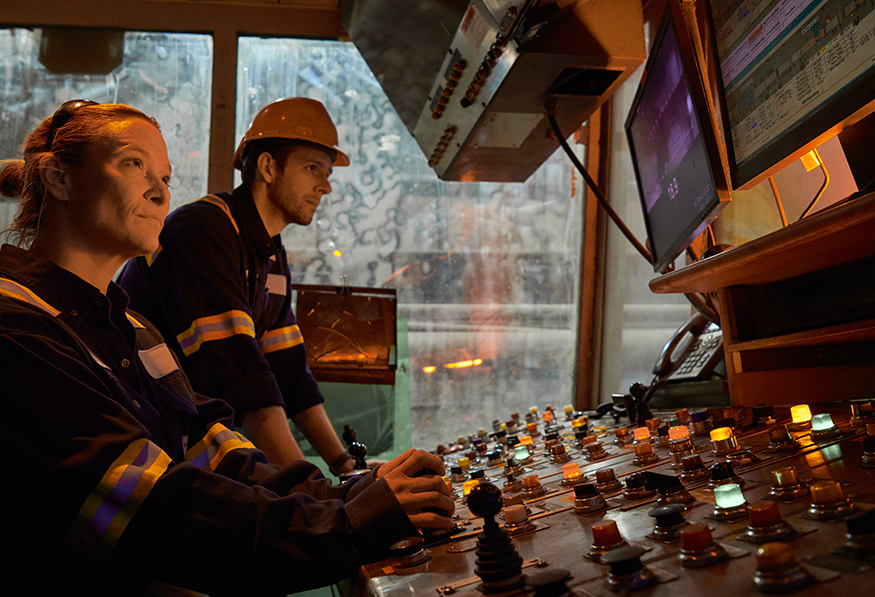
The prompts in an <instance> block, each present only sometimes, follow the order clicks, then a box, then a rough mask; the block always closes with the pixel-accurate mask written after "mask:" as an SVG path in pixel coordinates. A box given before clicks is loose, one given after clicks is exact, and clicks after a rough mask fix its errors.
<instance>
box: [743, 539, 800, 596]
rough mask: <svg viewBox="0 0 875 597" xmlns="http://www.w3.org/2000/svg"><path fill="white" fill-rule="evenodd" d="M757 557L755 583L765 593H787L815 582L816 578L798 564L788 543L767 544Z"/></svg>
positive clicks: (758, 551)
mask: <svg viewBox="0 0 875 597" xmlns="http://www.w3.org/2000/svg"><path fill="white" fill-rule="evenodd" d="M756 555H757V569H756V573H755V574H754V577H753V582H754V584H755V585H756V587H757V588H758V589H759V590H760V591H762V592H763V593H786V592H789V591H795V590H796V589H801V588H802V587H806V586H808V585H810V584H812V583H813V582H814V577H813V576H811V575H810V574H809V573H808V571H806V570H805V569H804V568H802V566H800V565H799V564H798V563H796V558H794V557H793V551H792V550H791V549H790V547H789V546H788V545H787V544H786V543H777V542H775V543H766V544H765V545H763V546H762V547H760V548H759V549H758V550H757V554H756Z"/></svg>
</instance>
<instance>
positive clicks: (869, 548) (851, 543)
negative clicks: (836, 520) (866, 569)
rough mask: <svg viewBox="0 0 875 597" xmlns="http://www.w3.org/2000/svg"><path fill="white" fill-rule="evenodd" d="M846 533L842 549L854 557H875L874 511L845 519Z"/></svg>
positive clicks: (867, 511)
mask: <svg viewBox="0 0 875 597" xmlns="http://www.w3.org/2000/svg"><path fill="white" fill-rule="evenodd" d="M845 524H846V525H847V527H848V532H847V534H846V535H845V544H844V549H845V550H846V551H847V552H848V553H850V554H851V555H853V556H855V557H864V558H870V559H871V558H872V556H873V555H875V510H866V511H865V512H861V513H859V514H854V515H853V516H850V517H848V518H847V519H845Z"/></svg>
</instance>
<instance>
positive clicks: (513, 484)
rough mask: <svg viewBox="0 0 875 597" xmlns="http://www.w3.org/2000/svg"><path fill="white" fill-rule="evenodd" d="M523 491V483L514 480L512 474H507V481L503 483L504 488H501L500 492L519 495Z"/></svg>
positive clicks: (514, 476)
mask: <svg viewBox="0 0 875 597" xmlns="http://www.w3.org/2000/svg"><path fill="white" fill-rule="evenodd" d="M522 490H523V483H522V481H520V480H519V479H517V478H516V475H515V474H514V473H508V474H507V479H506V480H505V482H504V487H502V492H503V493H504V494H510V493H519V492H520V491H522Z"/></svg>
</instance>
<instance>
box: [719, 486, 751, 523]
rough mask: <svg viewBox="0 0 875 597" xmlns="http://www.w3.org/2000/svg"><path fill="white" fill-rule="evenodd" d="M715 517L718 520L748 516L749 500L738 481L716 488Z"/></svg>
mask: <svg viewBox="0 0 875 597" xmlns="http://www.w3.org/2000/svg"><path fill="white" fill-rule="evenodd" d="M714 501H715V502H717V505H716V506H714V513H713V515H712V516H713V517H714V518H716V519H718V520H739V519H741V518H744V517H745V516H747V501H746V500H745V499H744V494H743V493H742V492H741V487H739V486H738V484H737V483H727V484H726V485H718V486H717V487H715V488H714Z"/></svg>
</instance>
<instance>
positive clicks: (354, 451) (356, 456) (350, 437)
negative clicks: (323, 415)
mask: <svg viewBox="0 0 875 597" xmlns="http://www.w3.org/2000/svg"><path fill="white" fill-rule="evenodd" d="M343 441H345V442H346V445H347V448H346V451H347V452H349V455H350V456H352V457H353V465H354V466H353V467H352V468H353V469H355V470H356V471H362V470H366V469H368V468H370V467H368V463H367V462H366V461H365V456H367V455H368V447H367V446H366V445H364V444H363V443H361V442H359V441H357V440H356V433H355V429H353V428H352V427H350V426H349V425H344V426H343Z"/></svg>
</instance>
